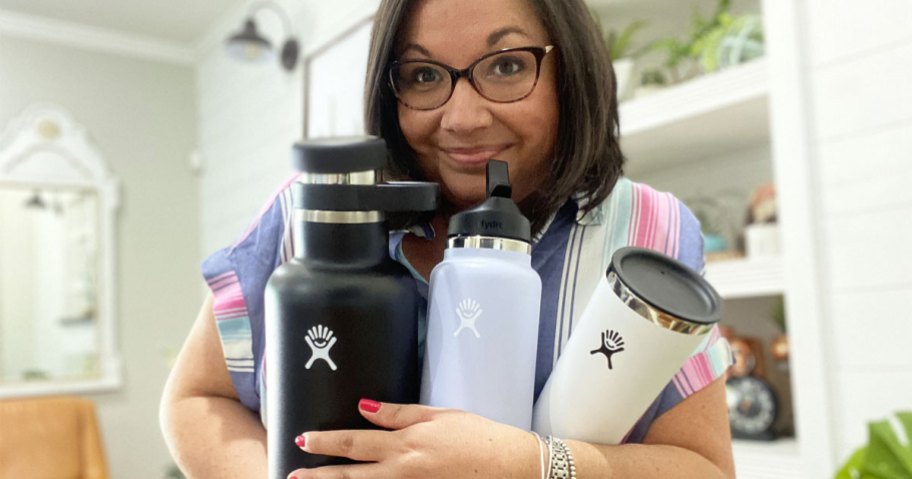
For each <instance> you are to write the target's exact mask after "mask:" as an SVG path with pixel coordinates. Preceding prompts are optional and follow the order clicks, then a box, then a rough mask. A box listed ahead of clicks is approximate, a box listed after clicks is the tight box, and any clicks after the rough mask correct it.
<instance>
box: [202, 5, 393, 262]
mask: <svg viewBox="0 0 912 479" xmlns="http://www.w3.org/2000/svg"><path fill="white" fill-rule="evenodd" d="M279 3H280V5H282V7H283V8H285V9H286V11H288V12H289V15H290V16H291V18H292V22H293V24H294V27H295V30H296V31H297V34H298V38H299V39H300V40H301V47H302V58H301V61H300V62H299V64H298V67H297V68H296V69H295V71H294V72H292V73H288V72H286V71H284V70H283V69H281V68H280V67H279V65H278V63H268V64H244V63H241V62H238V61H236V60H233V59H231V58H229V57H227V55H226V54H225V51H224V49H223V43H222V41H223V39H224V38H226V37H227V36H228V35H230V34H231V33H233V32H234V30H235V29H237V28H238V26H239V25H241V22H242V19H243V18H244V16H245V15H246V13H247V5H246V4H245V5H242V6H241V8H238V9H237V10H236V11H233V12H228V13H227V14H226V15H225V17H224V18H223V19H222V21H220V22H219V23H218V25H217V26H216V27H215V28H214V29H213V30H212V31H210V32H209V34H208V35H207V39H206V40H204V41H203V42H202V44H201V46H200V61H199V63H198V64H197V69H196V85H197V92H198V100H197V101H198V106H199V119H198V123H199V150H200V153H201V156H202V160H203V170H202V174H201V181H200V195H201V204H202V207H201V208H202V211H201V217H202V232H201V236H202V238H201V255H202V256H203V257H205V256H207V255H208V254H210V253H211V252H213V251H215V250H216V249H218V248H221V247H224V246H226V245H228V244H230V243H231V242H233V241H234V240H235V239H237V237H238V236H239V235H240V234H241V233H242V232H243V231H244V230H245V229H246V227H247V225H248V224H249V223H250V221H251V220H252V219H253V218H254V217H255V216H256V214H257V213H258V212H259V210H260V208H261V207H262V206H263V205H264V204H266V202H267V201H269V199H270V198H271V196H272V194H273V193H274V192H275V191H276V190H277V188H278V187H279V186H280V185H281V183H282V182H283V181H284V180H285V179H287V178H288V177H289V176H290V175H291V174H292V173H293V169H292V164H291V157H290V152H291V145H292V144H293V143H294V142H295V141H297V140H300V139H301V138H302V136H303V111H304V103H303V102H304V100H303V98H304V95H303V88H304V86H303V78H304V72H303V70H304V69H303V64H304V57H306V56H307V55H308V54H310V53H312V52H314V51H315V50H317V49H319V48H320V47H322V46H323V45H325V44H326V43H327V42H328V41H330V40H332V39H333V38H334V37H335V36H337V35H339V34H340V33H341V32H344V31H345V30H346V29H348V28H349V27H351V26H352V25H353V24H355V23H357V22H359V21H362V20H363V19H364V18H365V17H367V16H369V15H370V14H371V13H372V12H373V11H374V10H375V9H376V6H377V5H378V4H379V1H378V0H338V1H335V2H323V1H318V0H306V1H301V0H297V1H282V2H279ZM256 18H257V21H258V23H259V26H260V27H261V29H263V30H264V33H265V34H266V35H267V36H268V37H269V38H271V39H274V41H273V43H277V41H275V39H279V38H282V36H283V34H282V31H281V28H280V25H279V24H278V23H277V22H276V21H275V17H274V16H273V15H271V14H268V13H266V12H264V13H262V14H259V15H257V17H256ZM340 74H343V75H344V72H340Z"/></svg>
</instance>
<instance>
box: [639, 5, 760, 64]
mask: <svg viewBox="0 0 912 479" xmlns="http://www.w3.org/2000/svg"><path fill="white" fill-rule="evenodd" d="M730 7H731V0H719V2H718V3H717V4H716V9H715V11H714V12H713V14H712V15H711V16H710V17H709V18H703V17H701V16H700V14H699V13H698V12H697V11H696V10H694V13H693V22H692V25H691V29H690V33H689V34H688V35H687V36H686V37H684V38H683V39H679V38H667V39H663V40H658V41H656V42H655V43H653V49H655V50H658V51H661V52H664V53H665V55H666V57H665V62H664V67H665V69H666V70H667V72H668V74H669V75H670V76H671V79H672V82H680V81H684V80H687V79H690V78H692V77H694V76H697V75H699V74H701V73H710V72H714V71H716V70H719V69H720V68H726V67H729V66H733V65H737V64H740V63H744V62H746V61H749V60H752V59H754V58H758V57H760V56H762V55H763V53H764V48H763V29H762V22H761V21H760V17H759V16H758V15H754V14H746V15H740V16H737V17H735V16H732V14H731V13H730V12H729V9H730Z"/></svg>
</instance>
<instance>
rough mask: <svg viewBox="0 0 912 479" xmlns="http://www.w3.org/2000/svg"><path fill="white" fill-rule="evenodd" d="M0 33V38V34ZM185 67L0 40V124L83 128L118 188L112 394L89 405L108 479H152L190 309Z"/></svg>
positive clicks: (195, 222) (192, 106)
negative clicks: (29, 120)
mask: <svg viewBox="0 0 912 479" xmlns="http://www.w3.org/2000/svg"><path fill="white" fill-rule="evenodd" d="M0 33H2V32H0ZM194 89H195V88H194V82H193V69H192V68H191V67H190V66H181V65H175V64H168V63H162V62H157V61H147V60H140V59H136V58H129V57H124V56H113V55H110V54H104V53H95V52H91V51H87V50H79V49H74V48H68V47H64V46H60V45H56V44H48V43H41V42H37V41H33V40H24V39H21V38H17V37H13V36H9V35H4V36H2V37H0V123H2V124H3V125H4V126H5V125H6V124H7V122H9V121H10V120H11V119H13V118H14V117H16V116H17V115H18V114H19V113H20V112H21V111H22V110H23V109H25V107H26V106H28V105H30V104H32V103H34V102H51V103H56V104H59V105H61V106H63V107H64V108H66V109H68V110H69V111H70V112H71V113H72V114H73V117H74V119H75V120H76V121H77V122H79V123H81V124H82V125H83V126H85V128H86V130H87V131H88V133H89V135H90V137H91V138H92V140H93V141H94V142H95V144H96V145H97V146H98V148H99V150H100V151H101V153H102V155H103V156H104V158H105V160H106V161H107V162H108V165H109V166H110V168H111V171H112V172H113V174H115V175H116V176H117V177H118V178H119V179H120V180H121V200H122V202H121V207H120V212H119V213H120V214H119V217H118V220H117V227H116V235H117V238H118V250H117V252H116V253H117V280H118V281H117V285H116V286H117V303H118V305H119V310H118V312H119V315H118V317H117V318H116V321H117V326H118V328H119V330H118V333H119V334H118V336H119V337H118V345H119V347H120V351H121V353H122V359H123V371H124V387H123V388H122V389H120V390H118V391H114V392H110V393H101V394H95V395H92V396H91V397H90V398H91V399H92V400H93V401H94V402H95V404H96V405H97V407H98V411H99V417H100V421H101V425H102V434H103V438H104V441H105V445H106V448H107V457H108V461H109V465H110V468H111V472H112V476H113V477H116V478H130V479H142V478H149V479H158V478H161V477H162V475H163V469H164V467H165V466H166V465H167V464H169V463H170V462H171V459H170V456H169V455H168V452H167V449H166V448H165V446H164V442H163V441H162V439H161V433H160V432H159V428H158V401H159V398H160V396H161V391H162V387H163V385H164V381H165V378H166V376H167V373H168V361H167V358H166V354H165V352H166V351H167V350H173V349H175V348H177V347H179V346H180V344H181V343H182V341H183V339H184V337H185V335H186V333H187V331H188V329H189V326H190V324H191V323H192V321H193V318H194V317H195V316H196V312H197V311H198V309H199V298H200V296H199V291H200V283H201V281H200V280H199V275H198V273H197V265H198V261H199V240H198V238H199V218H198V207H197V205H198V196H197V181H196V178H194V176H193V174H192V171H191V169H190V168H189V166H188V158H189V156H190V153H191V151H192V150H193V148H194V145H195V143H196V136H197V135H196V126H197V125H196V122H195V118H196V101H195V92H194Z"/></svg>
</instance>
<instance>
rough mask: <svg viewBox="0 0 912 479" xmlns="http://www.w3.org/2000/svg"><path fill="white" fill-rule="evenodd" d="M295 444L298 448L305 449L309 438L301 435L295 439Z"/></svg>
mask: <svg viewBox="0 0 912 479" xmlns="http://www.w3.org/2000/svg"><path fill="white" fill-rule="evenodd" d="M295 444H297V445H298V447H302V448H303V447H304V445H305V444H307V438H306V437H304V435H303V434H301V435H300V436H298V437H296V438H295ZM291 479H295V478H291Z"/></svg>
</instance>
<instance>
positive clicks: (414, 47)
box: [399, 43, 431, 58]
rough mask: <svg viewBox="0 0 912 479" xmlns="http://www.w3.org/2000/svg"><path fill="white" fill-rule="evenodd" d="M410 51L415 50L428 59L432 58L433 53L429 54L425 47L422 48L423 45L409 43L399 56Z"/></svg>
mask: <svg viewBox="0 0 912 479" xmlns="http://www.w3.org/2000/svg"><path fill="white" fill-rule="evenodd" d="M409 50H415V51H416V52H418V53H420V54H422V55H424V56H426V57H428V58H430V57H431V52H429V51H428V50H427V48H424V47H423V46H421V45H419V44H417V43H407V44H406V45H405V46H404V47H403V48H402V51H401V52H399V56H402V55H404V54H405V52H407V51H409Z"/></svg>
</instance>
